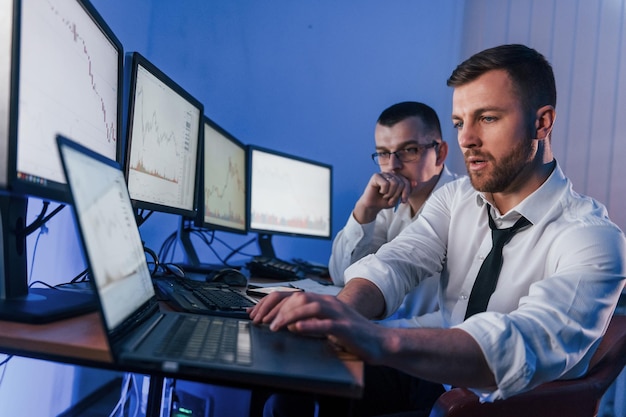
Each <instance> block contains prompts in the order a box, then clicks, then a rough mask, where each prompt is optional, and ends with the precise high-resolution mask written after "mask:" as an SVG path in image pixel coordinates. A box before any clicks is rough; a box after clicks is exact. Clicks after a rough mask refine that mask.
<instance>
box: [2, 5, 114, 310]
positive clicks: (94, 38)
mask: <svg viewBox="0 0 626 417" xmlns="http://www.w3.org/2000/svg"><path fill="white" fill-rule="evenodd" d="M0 8H1V11H0V31H1V33H0V56H2V60H0V216H1V217H2V231H1V233H2V246H3V248H2V259H1V260H0V263H1V264H2V270H1V271H0V273H1V275H0V319H8V320H17V321H26V322H47V321H52V320H56V319H59V318H62V317H66V316H69V315H74V314H76V313H77V312H81V311H86V310H89V309H92V308H93V306H95V304H93V302H92V301H89V299H91V297H87V296H85V298H84V297H83V294H78V293H71V294H69V293H68V292H66V291H58V290H52V289H39V288H36V289H29V285H28V275H27V251H26V237H27V235H28V234H29V233H30V232H31V231H32V230H34V229H36V226H37V222H35V224H31V225H30V226H31V227H29V225H26V219H27V208H28V198H29V196H30V197H35V198H38V199H41V200H44V201H49V200H52V201H57V202H61V203H67V202H69V191H68V188H67V184H66V182H65V177H64V174H63V170H62V166H61V161H60V158H59V155H58V150H57V148H56V142H55V137H56V135H57V134H58V133H60V134H63V135H65V136H67V137H70V138H73V139H74V140H76V141H78V142H80V143H82V144H83V145H84V146H86V147H88V148H90V149H92V150H94V151H96V152H98V153H101V154H103V155H105V156H107V157H109V158H111V159H118V158H119V157H120V150H121V147H120V145H119V144H120V141H119V132H120V129H121V117H120V115H121V103H122V100H121V97H122V85H123V50H122V45H121V43H120V42H119V40H118V39H117V38H116V36H115V35H114V33H113V32H112V31H111V29H110V28H109V27H108V26H107V24H106V23H105V22H104V20H103V19H102V17H101V16H100V15H99V14H98V13H97V11H96V10H95V9H94V8H93V6H92V5H91V4H90V3H89V2H88V1H87V0H64V1H56V2H48V1H39V0H0ZM118 160H119V159H118ZM33 226H35V227H33ZM71 256H80V255H79V254H71ZM68 294H69V296H68ZM88 298H89V299H88Z"/></svg>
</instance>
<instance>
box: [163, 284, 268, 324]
mask: <svg viewBox="0 0 626 417" xmlns="http://www.w3.org/2000/svg"><path fill="white" fill-rule="evenodd" d="M154 286H155V288H156V290H157V292H158V293H159V295H160V296H161V297H162V298H163V299H164V300H165V301H166V302H167V303H168V304H170V305H171V306H172V307H173V308H175V309H177V310H181V311H185V312H188V313H196V314H208V315H217V316H228V317H236V318H249V316H248V313H247V312H246V309H247V308H248V307H252V306H254V305H255V304H256V302H255V300H253V299H252V298H250V297H249V296H247V295H245V294H244V293H243V292H242V291H241V290H239V289H236V288H231V287H228V286H227V285H224V284H210V283H207V282H204V281H195V280H191V279H187V278H178V277H166V278H156V279H155V280H154Z"/></svg>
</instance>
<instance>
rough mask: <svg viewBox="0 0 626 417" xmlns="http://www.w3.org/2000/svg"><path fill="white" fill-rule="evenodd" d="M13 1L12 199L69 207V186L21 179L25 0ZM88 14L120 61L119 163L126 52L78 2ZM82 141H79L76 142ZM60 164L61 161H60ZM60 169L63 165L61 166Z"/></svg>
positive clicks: (93, 11) (97, 15)
mask: <svg viewBox="0 0 626 417" xmlns="http://www.w3.org/2000/svg"><path fill="white" fill-rule="evenodd" d="M9 1H13V7H14V10H13V21H12V24H13V28H12V34H11V36H12V40H11V58H10V59H11V70H10V78H11V80H10V93H9V94H10V99H9V122H8V144H7V145H8V149H7V186H6V188H7V189H8V192H9V193H10V194H12V195H21V196H25V197H34V198H39V199H41V200H53V201H57V202H61V203H69V202H70V195H69V188H68V185H67V183H60V182H57V181H52V180H49V179H45V178H41V179H39V181H27V180H24V179H21V178H20V176H19V173H18V172H17V157H18V155H17V152H18V149H17V145H18V143H17V141H18V124H19V123H18V122H19V120H18V116H19V111H18V105H19V97H20V91H19V82H20V80H19V76H20V68H21V67H20V64H21V57H20V47H21V41H22V39H21V20H22V19H21V18H22V3H23V0H9ZM76 2H77V3H78V4H79V5H80V6H81V7H82V8H83V9H84V10H85V12H86V14H87V15H88V16H89V17H90V18H91V20H92V21H93V23H94V24H95V25H96V26H98V28H99V29H100V30H101V32H102V34H103V35H104V36H105V37H106V38H107V39H108V41H109V42H110V43H111V44H112V46H114V48H115V49H116V50H117V51H118V58H117V71H118V80H117V115H118V117H117V120H116V122H115V123H116V131H117V138H116V144H115V160H116V161H118V162H119V161H121V159H122V148H123V137H124V135H123V132H122V116H123V101H124V100H123V98H124V95H123V88H124V48H123V45H122V43H121V42H120V40H119V39H118V38H117V36H116V35H115V33H114V32H113V30H112V29H111V28H110V27H109V26H108V25H107V23H106V21H105V20H104V18H103V17H102V16H101V15H100V13H98V11H97V10H96V9H95V8H94V7H93V5H92V4H91V3H90V2H89V1H88V0H76ZM75 139H79V138H75ZM59 158H60V156H59ZM59 164H60V159H59ZM59 166H60V165H59Z"/></svg>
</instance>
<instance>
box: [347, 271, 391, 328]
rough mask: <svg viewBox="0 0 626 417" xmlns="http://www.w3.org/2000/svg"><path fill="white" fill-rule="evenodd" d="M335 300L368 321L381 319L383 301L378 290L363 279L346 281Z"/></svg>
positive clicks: (383, 307)
mask: <svg viewBox="0 0 626 417" xmlns="http://www.w3.org/2000/svg"><path fill="white" fill-rule="evenodd" d="M337 298H338V299H339V300H341V301H342V302H344V303H345V304H348V305H349V306H351V307H353V308H354V309H356V310H357V311H358V312H359V313H361V314H362V315H363V316H365V317H367V318H368V319H378V318H381V317H382V315H383V313H384V312H385V299H384V297H383V294H382V293H381V292H380V289H379V288H378V287H377V286H376V285H374V283H372V282H371V281H369V280H366V279H364V278H354V279H352V280H350V281H348V283H347V284H346V286H345V287H343V289H342V290H341V292H340V293H339V295H337Z"/></svg>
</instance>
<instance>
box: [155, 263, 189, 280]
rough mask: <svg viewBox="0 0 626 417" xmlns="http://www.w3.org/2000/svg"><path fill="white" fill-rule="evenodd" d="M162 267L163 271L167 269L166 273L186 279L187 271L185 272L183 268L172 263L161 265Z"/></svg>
mask: <svg viewBox="0 0 626 417" xmlns="http://www.w3.org/2000/svg"><path fill="white" fill-rule="evenodd" d="M161 266H163V269H165V271H166V273H168V274H172V275H175V276H177V277H178V278H185V271H183V268H181V267H180V266H178V265H176V264H172V263H167V264H161Z"/></svg>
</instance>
